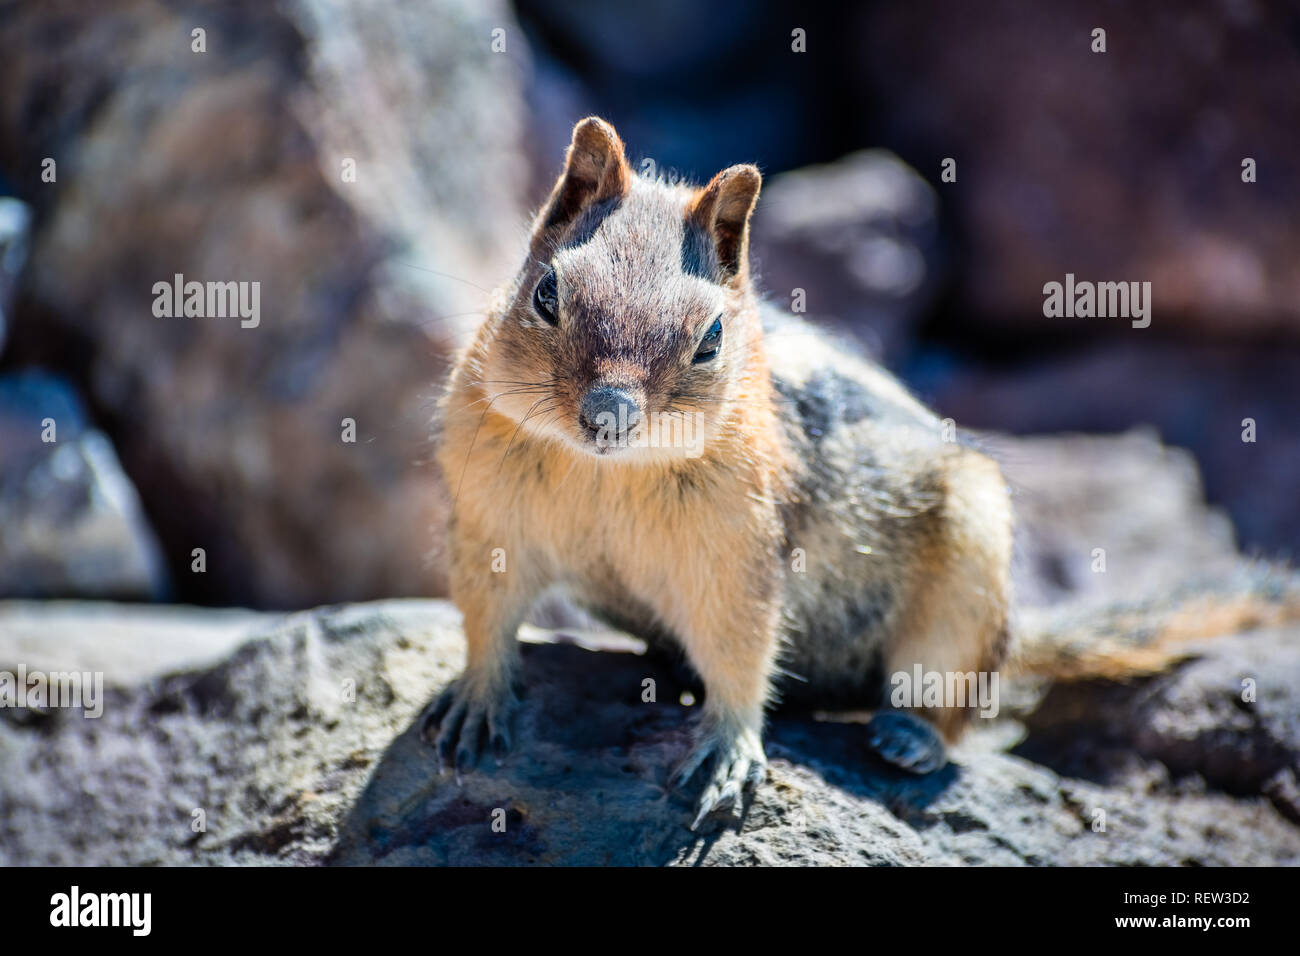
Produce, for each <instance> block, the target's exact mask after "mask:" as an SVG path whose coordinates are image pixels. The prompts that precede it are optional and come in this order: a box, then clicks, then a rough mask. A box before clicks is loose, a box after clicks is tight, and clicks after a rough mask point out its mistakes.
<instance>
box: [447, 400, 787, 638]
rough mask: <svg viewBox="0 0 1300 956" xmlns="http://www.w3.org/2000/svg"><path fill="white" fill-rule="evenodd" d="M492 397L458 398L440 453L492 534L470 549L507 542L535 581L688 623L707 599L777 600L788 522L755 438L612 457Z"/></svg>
mask: <svg viewBox="0 0 1300 956" xmlns="http://www.w3.org/2000/svg"><path fill="white" fill-rule="evenodd" d="M482 399H483V396H481V395H476V394H475V390H473V389H466V390H464V391H463V392H457V391H455V390H453V393H452V394H451V396H449V400H448V403H447V411H448V420H447V426H446V436H445V440H444V444H443V449H442V452H441V457H442V464H443V468H444V472H445V474H446V475H447V476H448V479H449V481H451V482H454V483H456V484H459V489H458V490H457V489H456V488H453V493H456V494H457V495H458V500H457V505H456V511H457V513H458V515H464V516H468V517H469V518H470V519H471V520H472V521H473V523H474V525H475V526H476V528H477V529H479V534H478V535H476V537H479V538H482V539H483V540H479V541H477V542H476V543H475V544H471V545H469V546H470V547H480V548H482V547H486V548H487V549H488V552H493V551H494V550H495V549H498V548H499V549H502V552H503V557H504V560H505V561H506V562H507V563H508V564H509V563H511V562H512V561H513V562H514V563H515V567H514V568H512V572H514V571H516V570H517V571H518V572H519V573H523V574H527V575H529V576H531V580H530V581H529V590H531V591H538V590H541V589H543V588H545V587H547V586H551V585H559V586H563V587H565V588H568V589H570V590H571V591H573V592H574V593H575V594H577V595H578V596H579V597H580V598H582V599H584V600H586V601H589V602H591V603H593V604H596V605H600V606H605V607H609V608H612V609H615V610H618V609H619V608H620V604H622V603H626V601H627V600H628V599H632V600H633V601H635V602H636V603H637V604H638V605H640V606H642V607H644V608H645V609H647V610H649V611H650V612H651V613H653V615H654V617H655V619H656V621H657V623H659V624H660V625H662V626H664V627H666V628H667V629H668V630H669V631H671V632H674V633H677V634H685V633H687V632H688V631H689V630H690V629H691V628H692V627H693V626H694V625H695V624H696V623H698V620H699V616H700V608H701V607H707V606H709V605H711V604H712V605H717V606H721V605H723V604H725V603H729V602H733V601H736V600H742V601H767V600H769V599H770V598H771V596H772V593H773V591H774V589H775V581H774V580H773V574H772V566H771V561H772V560H774V559H775V554H774V549H775V545H776V542H777V540H778V539H779V536H780V527H779V521H778V518H777V513H776V506H775V503H774V501H773V495H772V491H773V489H772V487H771V485H772V477H771V463H770V462H764V461H762V460H761V459H758V458H756V457H754V455H753V454H752V449H751V453H749V454H743V455H736V454H735V450H734V448H733V447H732V443H731V442H730V441H723V442H722V443H720V445H719V446H718V447H716V448H714V449H711V450H710V452H708V453H706V454H705V455H704V456H703V457H701V458H698V459H689V460H686V461H681V460H678V461H676V462H673V463H671V464H669V463H664V464H650V465H646V464H639V465H633V464H624V463H617V462H605V461H601V460H598V459H595V458H592V457H589V456H580V455H576V454H573V453H571V452H568V451H567V450H565V449H562V448H559V447H557V445H556V444H555V443H554V442H548V441H545V440H533V439H530V438H529V437H528V436H525V435H524V434H522V432H521V431H518V430H517V429H516V426H515V423H513V422H511V421H509V420H508V419H506V418H504V417H501V416H497V415H495V414H492V413H491V412H489V413H488V414H486V415H483V414H482V413H481V412H479V413H477V414H475V413H474V409H475V407H477V408H481V407H482V404H481V402H482ZM475 402H479V403H480V404H478V405H477V406H475V404H474V403H475ZM457 409H460V413H459V414H458V413H457ZM719 455H722V456H727V457H726V458H720V457H719ZM462 474H463V476H464V477H463V480H458V479H457V477H456V476H458V475H462ZM464 557H465V558H468V559H469V560H473V557H472V556H464ZM482 558H483V561H484V562H485V563H486V561H487V560H488V555H487V554H484V555H483V556H482Z"/></svg>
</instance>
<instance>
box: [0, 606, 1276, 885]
mask: <svg viewBox="0 0 1300 956" xmlns="http://www.w3.org/2000/svg"><path fill="white" fill-rule="evenodd" d="M97 612H98V609H96V608H94V607H90V606H87V607H83V609H81V611H80V612H79V613H80V614H81V615H82V621H83V625H89V624H90V623H92V622H93V621H94V620H95V619H96V615H97ZM7 613H10V612H8V611H6V610H5V609H3V608H0V620H3V619H4V617H5V615H6V614H7ZM169 613H170V614H173V615H177V614H179V613H180V612H169ZM188 613H189V614H192V615H198V616H206V614H207V613H208V612H199V611H191V612H188ZM4 633H7V629H5V628H0V634H4ZM261 635H262V636H260V637H258V638H257V639H255V640H253V641H251V642H250V643H247V644H245V645H243V646H242V647H241V648H240V649H239V650H237V651H235V652H234V653H233V654H230V655H229V656H228V657H226V658H225V659H223V660H221V661H220V662H219V663H217V664H216V665H214V666H210V667H204V668H196V669H187V670H183V671H181V672H179V673H173V674H170V675H168V676H163V677H155V678H152V679H150V680H138V679H137V680H134V681H128V682H118V681H110V686H109V688H108V690H107V694H106V696H107V701H106V703H105V708H104V714H103V716H102V717H100V718H98V719H97V720H92V719H87V718H84V717H81V716H79V715H78V714H76V713H74V712H53V713H50V714H48V715H46V716H42V717H39V718H35V719H33V720H31V721H29V722H23V723H15V722H13V721H12V720H9V721H4V720H0V767H3V768H4V769H5V773H4V774H3V775H2V776H0V807H2V808H3V810H4V812H3V814H0V862H4V863H5V864H7V865H13V864H15V863H50V864H68V863H78V864H94V863H108V862H114V863H117V864H150V865H160V864H163V865H165V864H185V863H226V864H229V863H242V864H248V863H258V862H288V863H299V864H312V863H331V862H332V863H341V864H359V863H365V864H371V863H383V864H393V865H403V864H429V863H438V864H444V863H451V864H528V863H540V864H588V865H608V864H615V865H618V864H664V863H677V864H697V863H707V864H714V865H722V864H752V863H766V864H822V865H825V864H863V863H870V864H911V863H947V864H957V863H967V864H980V863H990V864H1008V863H1010V864H1024V863H1029V864H1047V863H1052V864H1067V863H1072V864H1084V863H1112V864H1119V863H1123V864H1148V865H1158V864H1171V863H1189V862H1197V863H1202V864H1280V863H1296V862H1300V830H1298V829H1297V828H1295V827H1294V826H1292V825H1291V824H1290V823H1287V822H1286V821H1285V820H1284V819H1283V818H1282V817H1281V816H1279V815H1278V813H1277V812H1276V811H1275V810H1274V809H1273V808H1272V807H1271V806H1270V805H1269V803H1268V801H1267V800H1266V799H1264V798H1259V797H1253V798H1240V797H1232V796H1229V795H1227V794H1225V793H1223V792H1221V791H1218V790H1213V791H1206V792H1201V793H1194V792H1184V791H1182V790H1179V789H1176V788H1173V787H1172V786H1161V785H1153V783H1152V778H1151V774H1150V772H1147V773H1145V774H1136V773H1135V774H1133V775H1131V776H1130V777H1129V778H1126V779H1124V780H1122V781H1111V782H1109V783H1106V784H1100V783H1094V782H1091V781H1089V780H1087V779H1077V778H1065V777H1062V776H1059V775H1058V774H1057V773H1055V772H1053V771H1052V770H1050V769H1047V768H1045V767H1043V766H1041V765H1035V764H1034V763H1031V762H1029V761H1026V760H1024V759H1020V758H1017V757H1013V756H1008V755H1005V754H1002V753H997V752H990V751H985V750H981V749H979V748H978V747H977V746H972V747H970V748H968V749H965V750H962V751H960V752H959V753H958V754H957V757H956V762H955V763H954V764H951V765H950V766H949V767H947V768H946V769H945V770H943V771H941V772H939V773H937V774H934V775H932V776H930V777H926V778H915V777H909V776H907V775H905V774H901V773H898V772H895V771H893V770H891V769H889V768H887V767H885V766H883V765H879V764H877V763H875V762H874V761H872V760H871V759H870V758H868V757H866V756H865V755H864V753H863V750H862V739H861V738H862V728H861V726H860V725H858V724H856V723H853V722H840V721H818V720H813V719H811V718H806V717H798V716H788V717H778V718H776V719H774V720H773V721H772V724H771V728H770V730H769V734H768V749H769V755H770V757H771V758H772V772H771V778H770V780H769V781H768V783H767V784H766V785H765V786H764V787H763V788H762V789H761V790H760V791H759V792H758V795H757V797H756V799H755V800H754V802H753V803H752V805H751V806H750V808H749V810H748V813H747V816H746V818H745V822H744V826H743V829H741V830H739V831H737V829H735V827H734V826H728V825H726V824H725V822H724V821H714V822H712V823H710V824H709V825H708V826H707V827H706V828H705V829H704V830H703V831H702V832H701V833H691V832H690V831H689V830H688V829H687V828H686V823H687V821H688V818H689V810H690V807H689V803H688V801H687V800H686V799H685V798H683V797H681V796H677V795H672V796H669V795H666V794H665V793H664V790H663V786H664V781H665V779H666V776H667V771H668V768H669V767H670V766H671V764H672V763H673V762H674V761H675V760H677V759H680V757H681V756H682V755H683V754H684V752H685V748H686V745H687V732H688V722H689V721H688V719H689V717H690V708H688V707H686V706H683V705H681V704H680V703H678V695H679V693H680V692H681V691H682V690H683V689H684V688H683V687H682V685H680V684H678V683H677V682H676V681H675V679H674V677H673V673H672V670H671V668H668V667H665V666H664V664H663V662H661V661H655V660H651V659H649V658H646V657H642V656H639V655H636V654H632V653H627V652H626V651H623V652H619V651H615V650H606V651H601V652H593V651H591V650H588V649H584V648H579V647H576V646H572V645H566V644H560V643H545V644H528V645H526V646H525V648H524V679H525V682H526V684H527V687H528V694H527V698H526V700H525V705H524V709H523V711H522V713H521V716H520V723H519V724H518V725H517V730H518V734H517V736H518V740H519V744H518V747H517V749H516V752H515V753H514V754H513V755H511V756H510V757H508V758H507V759H506V761H505V763H504V764H503V765H502V766H499V767H493V768H491V769H487V768H483V769H481V770H479V771H476V772H473V773H469V774H466V775H465V776H464V777H463V779H462V780H461V781H460V782H457V780H456V779H455V778H454V776H452V775H451V774H448V775H446V776H439V774H438V771H437V766H436V761H435V759H434V757H433V754H432V753H431V751H430V749H429V748H428V746H427V745H425V744H424V743H423V742H422V741H421V739H420V734H419V727H420V722H419V719H418V718H419V714H420V712H421V709H422V708H423V706H424V705H425V704H426V702H427V701H428V700H429V699H430V698H431V696H432V694H433V693H434V692H435V691H436V690H437V689H438V688H439V687H440V686H442V685H443V684H444V683H445V682H446V681H447V680H448V679H449V678H450V677H451V676H452V675H453V674H454V673H455V672H456V671H457V669H458V668H459V667H460V664H461V659H462V653H463V652H462V640H461V637H460V634H459V631H458V626H457V617H456V615H455V613H454V611H453V610H452V609H451V608H450V607H449V606H447V605H445V604H442V603H438V602H417V601H408V602H387V603H382V604H375V605H361V606H355V607H350V608H338V609H333V610H324V611H318V612H310V613H304V614H297V615H293V616H290V617H286V618H284V619H283V620H282V621H280V622H279V623H275V624H271V623H265V622H264V623H262V624H261ZM1244 646H1248V645H1244ZM68 651H69V654H68V655H67V656H64V657H63V658H62V666H63V667H65V668H78V667H80V666H84V665H82V664H81V662H80V661H78V660H76V659H75V657H76V654H75V653H73V649H72V648H68ZM13 653H14V651H13V649H12V644H11V643H10V642H9V641H8V639H7V638H6V639H4V640H3V641H0V667H3V666H9V667H12V666H14V665H13ZM647 677H652V678H654V679H655V680H656V682H657V687H658V693H659V700H660V703H658V704H644V703H641V700H640V697H641V688H642V681H643V680H644V679H645V678H647ZM349 682H353V683H349ZM353 687H354V688H355V697H354V699H351V698H350V696H349V694H350V690H351V688H353ZM584 688H585V689H584ZM7 713H8V712H5V711H0V714H7ZM38 753H39V756H38ZM18 767H24V768H27V769H26V770H25V771H24V772H22V773H18V772H11V770H12V768H18ZM1157 776H1159V775H1157ZM1096 807H1103V808H1105V809H1106V811H1107V814H1108V821H1109V825H1108V827H1107V830H1106V832H1105V833H1095V832H1093V830H1092V828H1091V821H1092V819H1093V810H1094V808H1096ZM198 810H201V811H203V814H202V816H201V817H200V816H197V815H196V814H195V811H198ZM498 811H499V818H500V819H501V820H503V821H504V824H505V829H504V832H496V831H494V829H493V827H492V821H493V816H494V814H497V813H498ZM199 819H201V820H202V821H203V824H204V825H205V826H206V830H202V831H198V832H196V831H195V830H194V829H192V824H194V822H195V821H196V820H199Z"/></svg>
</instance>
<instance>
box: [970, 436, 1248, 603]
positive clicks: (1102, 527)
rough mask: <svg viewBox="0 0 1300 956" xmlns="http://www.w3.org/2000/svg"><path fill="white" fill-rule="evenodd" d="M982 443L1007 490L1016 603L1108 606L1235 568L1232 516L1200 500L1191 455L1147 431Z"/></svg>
mask: <svg viewBox="0 0 1300 956" xmlns="http://www.w3.org/2000/svg"><path fill="white" fill-rule="evenodd" d="M983 444H984V447H985V449H986V450H987V451H989V452H990V453H991V454H992V455H993V457H994V458H996V459H997V460H998V461H999V463H1000V464H1001V466H1002V470H1003V473H1004V474H1005V475H1006V477H1007V483H1008V485H1009V486H1010V488H1011V492H1012V506H1013V508H1014V510H1015V515H1016V546H1015V561H1016V564H1015V568H1016V573H1015V576H1014V583H1015V592H1016V602H1017V604H1019V605H1020V606H1021V607H1034V608H1036V607H1045V606H1054V605H1060V604H1062V603H1063V602H1083V603H1085V604H1090V605H1093V606H1096V605H1099V604H1112V605H1113V604H1115V603H1117V602H1122V601H1126V600H1133V599H1136V598H1139V597H1143V596H1149V595H1159V594H1169V593H1171V592H1174V591H1176V590H1178V589H1186V588H1192V589H1197V588H1205V587H1207V586H1209V585H1210V584H1212V583H1213V582H1215V581H1218V580H1220V579H1222V578H1223V577H1225V576H1228V575H1231V574H1233V573H1235V572H1236V570H1237V569H1239V568H1240V567H1242V558H1241V556H1240V555H1239V554H1238V553H1237V549H1236V545H1235V543H1234V540H1233V530H1232V524H1231V522H1230V521H1229V520H1228V518H1227V516H1226V515H1224V514H1223V513H1222V512H1221V511H1219V510H1217V509H1213V508H1206V506H1205V492H1204V489H1203V488H1202V486H1201V480H1200V474H1199V473H1198V471H1197V469H1196V461H1195V459H1193V458H1192V456H1191V455H1189V454H1188V453H1187V452H1186V451H1183V450H1182V449H1180V448H1170V447H1168V446H1166V445H1162V444H1161V443H1160V441H1159V439H1158V438H1157V436H1156V435H1155V433H1154V432H1152V431H1150V430H1147V429H1138V430H1134V431H1132V432H1128V433H1126V434H1123V435H1120V436H1088V435H1068V436H1051V437H1034V438H1016V439H1010V438H1005V437H1000V436H990V437H988V438H986V439H984V442H983Z"/></svg>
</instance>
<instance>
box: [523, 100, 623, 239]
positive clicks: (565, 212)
mask: <svg viewBox="0 0 1300 956" xmlns="http://www.w3.org/2000/svg"><path fill="white" fill-rule="evenodd" d="M630 179H631V172H630V171H629V170H628V166H627V160H626V159H625V158H624V156H623V141H622V140H621V139H619V138H618V133H616V132H614V127H613V126H611V125H609V123H606V122H605V121H604V120H603V119H601V118H600V117H599V116H588V117H587V118H586V119H584V120H581V121H580V122H579V123H578V124H577V125H576V126H574V127H573V142H572V143H570V144H569V151H568V152H567V153H566V154H565V157H564V172H563V173H562V174H561V175H560V180H559V182H557V183H556V184H555V188H554V189H553V190H552V191H551V198H550V199H549V200H547V203H546V206H545V207H544V208H543V210H542V214H541V216H540V217H539V220H538V221H539V222H540V223H541V225H542V228H544V229H550V228H552V227H554V226H559V225H563V224H565V223H568V222H572V221H573V219H574V218H575V217H577V215H578V214H579V213H581V212H582V211H583V210H584V209H586V208H587V207H588V206H590V205H591V204H592V203H595V202H600V201H602V200H605V199H613V198H614V197H616V196H622V195H624V194H625V193H626V192H627V189H628V185H629V182H630Z"/></svg>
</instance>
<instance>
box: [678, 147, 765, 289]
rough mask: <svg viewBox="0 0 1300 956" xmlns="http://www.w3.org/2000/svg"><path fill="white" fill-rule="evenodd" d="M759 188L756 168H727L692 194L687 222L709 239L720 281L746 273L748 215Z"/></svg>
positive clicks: (761, 178) (758, 175)
mask: <svg viewBox="0 0 1300 956" xmlns="http://www.w3.org/2000/svg"><path fill="white" fill-rule="evenodd" d="M762 186H763V176H762V174H761V173H760V172H759V171H758V167H757V166H749V165H742V166H731V167H729V168H727V169H724V170H723V171H722V172H720V173H718V175H716V176H714V177H713V179H712V180H711V181H710V182H709V184H708V185H707V186H705V187H704V188H703V189H701V190H700V191H699V192H698V193H696V195H695V198H694V199H693V200H691V204H690V206H689V207H688V208H687V212H686V217H687V220H688V221H689V223H690V224H691V225H692V226H694V227H695V228H696V229H698V230H700V231H701V232H703V234H704V235H705V236H706V237H708V238H709V239H711V240H712V244H713V250H714V253H715V255H716V257H717V266H718V271H719V272H720V273H721V277H722V281H723V282H734V281H735V280H737V279H740V278H743V277H744V276H745V275H746V274H747V272H748V270H749V215H750V213H752V212H753V211H754V205H755V204H756V203H757V202H758V191H759V190H760V189H761V188H762Z"/></svg>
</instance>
